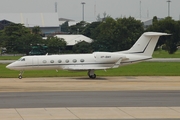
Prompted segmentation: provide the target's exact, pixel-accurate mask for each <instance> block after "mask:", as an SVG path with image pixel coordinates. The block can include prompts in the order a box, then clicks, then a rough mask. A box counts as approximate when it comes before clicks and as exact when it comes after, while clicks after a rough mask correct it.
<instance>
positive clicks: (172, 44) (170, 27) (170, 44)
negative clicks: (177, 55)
mask: <svg viewBox="0 0 180 120" xmlns="http://www.w3.org/2000/svg"><path fill="white" fill-rule="evenodd" d="M147 31H157V32H165V33H170V34H172V36H168V37H164V36H163V37H161V38H160V40H159V42H158V44H157V46H162V45H163V44H165V46H166V50H167V51H168V53H169V54H173V53H174V52H176V50H177V45H178V44H179V41H180V24H179V22H178V21H175V20H173V19H172V18H171V17H166V18H165V19H162V20H159V21H156V22H155V23H154V24H153V25H152V26H150V27H149V28H148V29H147Z"/></svg>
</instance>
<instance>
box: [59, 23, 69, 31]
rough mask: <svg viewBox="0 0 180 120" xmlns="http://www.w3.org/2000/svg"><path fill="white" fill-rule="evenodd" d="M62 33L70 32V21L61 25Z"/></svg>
mask: <svg viewBox="0 0 180 120" xmlns="http://www.w3.org/2000/svg"><path fill="white" fill-rule="evenodd" d="M61 31H62V32H66V33H67V32H69V23H68V21H66V22H64V23H63V24H62V25H61Z"/></svg>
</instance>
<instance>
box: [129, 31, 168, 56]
mask: <svg viewBox="0 0 180 120" xmlns="http://www.w3.org/2000/svg"><path fill="white" fill-rule="evenodd" d="M163 35H170V34H167V33H160V32H146V33H144V34H142V35H141V37H140V38H139V39H138V40H137V41H136V43H135V44H134V45H133V46H132V47H131V48H130V49H129V50H127V51H126V52H128V53H131V54H142V55H146V56H152V54H153V51H154V49H155V46H156V44H157V41H158V39H159V37H160V36H163Z"/></svg>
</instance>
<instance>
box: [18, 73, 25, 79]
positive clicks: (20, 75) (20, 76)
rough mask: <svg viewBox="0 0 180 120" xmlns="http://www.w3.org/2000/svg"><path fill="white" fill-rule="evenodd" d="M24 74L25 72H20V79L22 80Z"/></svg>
mask: <svg viewBox="0 0 180 120" xmlns="http://www.w3.org/2000/svg"><path fill="white" fill-rule="evenodd" d="M23 74H24V71H20V73H19V76H18V78H19V79H22V75H23Z"/></svg>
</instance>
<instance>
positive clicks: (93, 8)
mask: <svg viewBox="0 0 180 120" xmlns="http://www.w3.org/2000/svg"><path fill="white" fill-rule="evenodd" d="M55 2H57V9H58V15H59V18H68V19H73V20H75V21H81V20H82V4H81V3H82V2H85V5H84V20H85V21H89V22H92V21H95V20H96V18H97V15H98V14H99V15H100V16H101V17H103V13H106V14H107V15H109V16H111V17H113V18H120V17H129V16H132V17H135V18H137V19H139V18H141V19H151V18H153V16H157V17H159V18H164V17H167V16H168V3H167V0H0V13H52V12H55ZM140 11H141V12H140ZM140 16H141V17H140ZM170 16H171V17H172V18H173V19H175V20H179V19H180V0H171V3H170Z"/></svg>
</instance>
